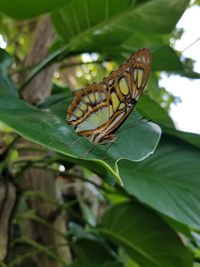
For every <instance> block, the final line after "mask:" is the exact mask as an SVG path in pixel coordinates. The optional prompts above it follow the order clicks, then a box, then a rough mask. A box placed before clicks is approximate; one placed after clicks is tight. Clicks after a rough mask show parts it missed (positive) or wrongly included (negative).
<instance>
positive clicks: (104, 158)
mask: <svg viewBox="0 0 200 267" xmlns="http://www.w3.org/2000/svg"><path fill="white" fill-rule="evenodd" d="M113 144H114V142H111V143H110V145H109V146H108V147H107V148H106V149H105V150H104V152H103V156H104V155H105V154H106V153H107V152H108V150H109V149H110V148H111V147H112V145H113ZM101 159H103V160H106V159H108V157H101Z"/></svg>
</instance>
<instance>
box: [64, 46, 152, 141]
mask: <svg viewBox="0 0 200 267" xmlns="http://www.w3.org/2000/svg"><path fill="white" fill-rule="evenodd" d="M150 64H151V54H150V51H149V50H148V49H141V50H138V51H137V52H136V53H135V54H133V55H132V56H131V57H130V59H129V60H128V61H127V62H126V63H125V64H123V65H121V66H120V67H119V68H118V69H117V70H115V71H113V72H111V74H110V75H109V76H108V77H106V78H104V80H103V81H102V82H101V83H99V84H91V85H88V86H86V88H83V89H81V90H79V91H77V92H75V93H74V99H73V101H72V103H71V105H70V106H69V108H68V110H67V114H68V116H67V120H68V122H69V123H70V124H71V125H72V126H73V127H74V129H75V131H76V132H77V133H78V134H79V135H83V136H85V137H86V138H88V139H89V140H90V141H91V142H93V143H101V144H103V143H108V142H113V141H114V140H115V135H114V133H115V132H116V130H117V129H118V128H119V127H120V126H121V124H122V123H123V122H124V121H125V119H126V118H127V117H128V115H129V114H130V112H131V110H132V109H133V108H134V106H135V104H136V103H137V100H138V98H139V96H140V95H141V93H142V92H143V90H144V87H145V85H146V82H147V79H148V76H149V73H150Z"/></svg>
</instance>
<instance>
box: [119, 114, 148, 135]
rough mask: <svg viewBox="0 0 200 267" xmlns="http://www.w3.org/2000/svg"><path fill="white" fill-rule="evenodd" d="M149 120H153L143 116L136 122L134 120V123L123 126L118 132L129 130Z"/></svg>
mask: <svg viewBox="0 0 200 267" xmlns="http://www.w3.org/2000/svg"><path fill="white" fill-rule="evenodd" d="M149 121H151V120H147V119H146V118H145V117H142V118H140V119H139V120H137V121H136V122H134V123H133V124H130V125H128V126H126V127H124V128H122V129H121V130H119V131H118V133H121V132H123V131H125V130H128V129H130V128H132V127H135V126H137V125H138V124H140V123H146V122H149Z"/></svg>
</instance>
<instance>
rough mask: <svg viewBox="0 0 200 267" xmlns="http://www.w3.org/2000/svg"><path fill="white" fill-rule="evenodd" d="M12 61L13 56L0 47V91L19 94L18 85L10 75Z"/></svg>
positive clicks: (14, 94)
mask: <svg viewBox="0 0 200 267" xmlns="http://www.w3.org/2000/svg"><path fill="white" fill-rule="evenodd" d="M12 63H13V60H12V57H11V56H10V55H9V54H8V53H7V52H6V51H5V50H3V49H1V48H0V93H1V92H3V93H4V94H8V95H13V96H18V93H17V89H16V86H15V84H14V82H13V81H12V80H11V78H10V76H9V69H10V67H11V64H12Z"/></svg>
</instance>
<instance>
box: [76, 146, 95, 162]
mask: <svg viewBox="0 0 200 267" xmlns="http://www.w3.org/2000/svg"><path fill="white" fill-rule="evenodd" d="M96 145H97V144H96V143H95V144H93V145H92V146H91V148H90V149H88V150H87V151H86V152H85V153H84V154H83V155H82V156H81V157H80V159H84V158H85V157H86V156H87V155H88V154H89V153H90V152H91V151H92V150H93V149H94V148H95V147H96Z"/></svg>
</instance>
